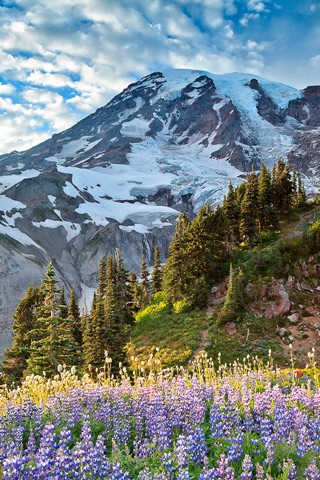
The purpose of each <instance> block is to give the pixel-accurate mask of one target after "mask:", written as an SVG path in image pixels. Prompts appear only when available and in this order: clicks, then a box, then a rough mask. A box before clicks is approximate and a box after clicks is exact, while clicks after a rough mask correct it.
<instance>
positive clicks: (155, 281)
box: [151, 245, 162, 295]
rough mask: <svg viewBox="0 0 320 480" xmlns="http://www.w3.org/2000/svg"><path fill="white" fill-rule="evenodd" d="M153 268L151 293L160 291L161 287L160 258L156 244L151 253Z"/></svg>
mask: <svg viewBox="0 0 320 480" xmlns="http://www.w3.org/2000/svg"><path fill="white" fill-rule="evenodd" d="M153 259H154V262H153V270H152V274H151V290H152V293H153V295H154V294H156V293H157V292H160V291H161V288H162V267H161V260H160V251H159V247H158V246H157V245H156V246H155V248H154V254H153Z"/></svg>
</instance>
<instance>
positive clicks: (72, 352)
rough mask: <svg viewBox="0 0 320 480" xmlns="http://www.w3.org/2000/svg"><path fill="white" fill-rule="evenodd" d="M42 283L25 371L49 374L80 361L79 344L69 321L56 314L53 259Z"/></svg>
mask: <svg viewBox="0 0 320 480" xmlns="http://www.w3.org/2000/svg"><path fill="white" fill-rule="evenodd" d="M42 283H43V291H44V295H45V300H44V305H42V306H40V307H39V308H38V311H37V321H36V326H35V327H34V328H33V329H32V330H31V331H30V336H31V346H30V350H31V354H30V357H29V358H28V360H27V365H28V366H27V369H26V371H25V373H26V374H31V373H34V374H40V375H41V374H42V373H43V372H46V374H48V375H52V374H54V373H56V371H57V367H58V365H59V364H64V363H65V364H66V365H68V366H70V367H71V366H73V365H77V364H78V363H79V358H80V356H79V346H78V345H77V343H76V342H75V340H74V338H73V335H72V332H71V325H70V322H69V321H68V319H64V318H61V317H60V315H59V299H60V295H61V290H60V289H58V287H57V283H58V281H57V280H56V278H55V272H54V269H53V265H52V262H50V263H49V265H48V269H47V272H46V274H45V278H44V279H43V280H42Z"/></svg>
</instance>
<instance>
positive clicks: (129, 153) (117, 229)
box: [0, 70, 320, 352]
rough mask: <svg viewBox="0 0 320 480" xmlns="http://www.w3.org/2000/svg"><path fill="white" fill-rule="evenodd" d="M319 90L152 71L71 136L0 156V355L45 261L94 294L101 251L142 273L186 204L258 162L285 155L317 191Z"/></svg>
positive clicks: (215, 193)
mask: <svg viewBox="0 0 320 480" xmlns="http://www.w3.org/2000/svg"><path fill="white" fill-rule="evenodd" d="M319 98H320V87H317V86H315V87H308V88H306V89H305V90H303V91H298V90H296V89H294V88H292V87H289V86H286V85H282V84H277V83H275V82H271V81H269V80H266V79H263V78H261V77H257V76H253V75H250V74H228V75H213V74H211V73H208V72H202V71H193V70H172V71H167V72H162V73H161V72H155V73H152V74H151V75H148V76H146V77H144V78H142V79H141V80H140V81H138V82H136V83H134V84H132V85H129V86H128V88H127V89H125V90H124V91H123V92H121V93H120V94H119V95H117V96H116V97H114V99H113V100H111V102H109V103H108V104H107V105H106V106H104V107H102V108H100V109H98V110H97V111H96V112H95V113H93V114H92V115H90V116H89V117H87V118H85V119H84V120H82V121H81V122H79V123H78V124H76V125H75V126H74V127H72V128H70V129H68V130H66V131H65V132H62V133H61V134H58V135H54V136H53V137H52V138H51V139H49V140H47V141H46V142H43V143H41V144H40V145H37V146H35V147H33V148H31V149H30V150H28V151H25V152H11V153H10V154H6V155H2V156H0V260H1V261H0V325H1V328H2V337H1V340H0V352H1V350H2V349H3V347H4V346H6V345H8V344H9V342H10V324H11V314H12V312H13V310H14V308H15V307H16V305H17V303H18V301H19V300H20V298H21V297H22V296H23V295H24V292H25V290H26V288H27V286H28V284H29V283H34V284H38V283H39V282H40V280H41V278H42V277H43V274H44V271H45V268H46V265H47V264H48V262H49V261H50V260H52V261H53V263H54V266H55V268H56V270H57V273H58V276H60V278H61V279H62V282H63V283H64V284H65V286H66V290H67V292H68V289H69V285H70V284H72V285H73V286H74V287H75V289H76V293H77V295H78V297H82V299H83V298H84V297H87V299H88V298H89V299H90V298H91V295H92V291H93V289H94V288H95V286H96V271H97V265H98V261H99V259H100V257H101V255H102V254H105V253H108V252H113V250H114V248H116V247H120V249H121V252H122V254H123V256H124V260H125V265H126V267H127V268H128V269H132V270H134V271H136V272H137V271H138V270H139V266H140V262H141V256H142V254H143V255H144V256H145V257H146V259H147V262H148V264H149V265H150V264H151V263H152V252H153V248H154V246H155V245H156V244H158V245H159V248H160V250H161V253H162V257H163V260H164V259H165V256H166V254H167V250H168V245H169V242H170V239H171V237H172V233H173V231H174V225H175V220H176V218H177V215H178V213H179V211H186V212H188V214H189V215H190V216H191V217H192V216H193V215H194V214H195V213H196V211H197V210H198V209H199V208H200V207H201V206H202V205H204V204H205V203H206V202H207V201H210V202H211V203H212V204H215V203H217V202H219V201H221V199H222V197H223V195H224V193H225V192H226V189H227V186H228V183H229V181H230V180H232V182H233V183H234V184H235V185H237V184H239V183H240V182H242V181H243V179H244V177H245V173H246V171H248V170H250V169H251V168H252V164H253V165H254V166H255V167H257V168H258V166H259V164H260V162H261V161H263V162H264V163H266V164H267V166H269V167H271V166H272V164H273V163H274V162H275V161H276V159H277V157H278V156H279V155H282V156H284V157H286V158H287V159H288V161H289V162H291V163H292V164H293V165H295V166H296V167H297V168H298V169H299V170H300V171H302V172H303V173H304V174H305V179H306V180H307V182H308V185H309V187H310V188H311V189H312V185H313V181H314V178H317V175H318V171H319V168H320V164H319V160H320V158H319V153H318V152H319V147H320V145H319V128H320V120H319V119H320V103H319V102H320V100H319ZM89 302H90V301H89Z"/></svg>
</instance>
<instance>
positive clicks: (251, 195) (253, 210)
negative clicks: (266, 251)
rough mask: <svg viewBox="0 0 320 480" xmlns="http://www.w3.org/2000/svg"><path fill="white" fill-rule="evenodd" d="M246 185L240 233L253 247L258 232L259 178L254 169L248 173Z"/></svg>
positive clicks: (242, 203)
mask: <svg viewBox="0 0 320 480" xmlns="http://www.w3.org/2000/svg"><path fill="white" fill-rule="evenodd" d="M245 185H246V192H245V195H244V197H243V199H242V202H241V211H240V235H241V238H243V240H245V241H246V242H248V243H249V245H250V247H253V246H254V243H255V241H256V238H257V234H258V201H257V200H258V179H257V175H256V174H255V172H254V171H252V172H251V173H249V174H248V175H247V182H246V184H245Z"/></svg>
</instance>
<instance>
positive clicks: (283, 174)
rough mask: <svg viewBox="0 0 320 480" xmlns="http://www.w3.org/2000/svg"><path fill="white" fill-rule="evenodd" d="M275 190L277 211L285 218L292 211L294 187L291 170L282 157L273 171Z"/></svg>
mask: <svg viewBox="0 0 320 480" xmlns="http://www.w3.org/2000/svg"><path fill="white" fill-rule="evenodd" d="M273 189H274V204H275V209H276V211H277V213H278V214H279V216H280V217H283V215H285V214H286V213H288V212H289V210H290V209H291V206H292V195H293V192H294V186H293V182H292V178H291V172H290V168H289V166H288V165H286V163H285V162H284V160H283V158H281V157H280V158H279V159H278V162H277V164H276V165H275V166H274V169H273Z"/></svg>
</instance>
